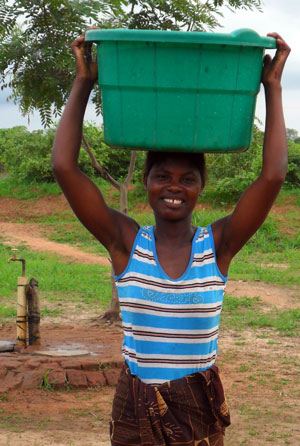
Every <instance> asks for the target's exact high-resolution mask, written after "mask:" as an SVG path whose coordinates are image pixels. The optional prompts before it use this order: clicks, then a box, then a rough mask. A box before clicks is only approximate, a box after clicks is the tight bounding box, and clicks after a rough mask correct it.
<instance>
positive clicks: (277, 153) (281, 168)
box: [262, 85, 288, 182]
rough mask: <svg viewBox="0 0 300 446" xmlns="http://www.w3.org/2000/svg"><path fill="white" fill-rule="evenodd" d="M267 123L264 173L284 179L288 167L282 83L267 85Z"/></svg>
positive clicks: (272, 177) (270, 176) (280, 179)
mask: <svg viewBox="0 0 300 446" xmlns="http://www.w3.org/2000/svg"><path fill="white" fill-rule="evenodd" d="M265 97H266V124H265V137H264V149H263V171H262V173H263V175H265V176H266V178H267V179H270V180H275V181H276V180H278V181H282V182H283V181H284V178H285V174H286V169H287V160H288V156H287V139H286V128H285V122H284V116H283V108H282V92H281V86H280V85H266V86H265Z"/></svg>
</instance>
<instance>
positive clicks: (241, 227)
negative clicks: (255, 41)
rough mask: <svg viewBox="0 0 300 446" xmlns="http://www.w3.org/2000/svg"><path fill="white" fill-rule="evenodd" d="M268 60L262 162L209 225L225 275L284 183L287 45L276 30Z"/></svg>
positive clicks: (264, 73) (266, 59)
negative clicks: (223, 212) (250, 180)
mask: <svg viewBox="0 0 300 446" xmlns="http://www.w3.org/2000/svg"><path fill="white" fill-rule="evenodd" d="M268 35H269V36H271V37H275V38H276V40H277V51H276V55H275V57H274V59H273V60H272V59H271V57H270V56H269V55H267V56H265V58H264V65H263V72H262V83H263V86H264V90H265V100H266V123H265V137H264V147H263V165H262V170H261V173H260V175H259V177H258V178H257V180H256V181H255V182H254V183H253V184H251V185H250V186H249V187H248V189H247V190H246V191H245V192H244V194H243V195H242V196H241V198H240V200H239V201H238V203H237V205H236V208H235V210H234V211H233V213H232V214H231V215H229V216H227V217H225V218H223V219H221V220H218V221H217V222H215V223H214V224H213V225H212V229H213V234H214V238H215V245H216V256H217V263H218V266H219V269H220V270H221V272H222V273H223V274H226V273H227V271H228V267H229V264H230V261H231V260H232V258H233V256H234V255H235V254H236V253H237V252H238V251H239V250H240V249H241V248H242V247H243V246H244V244H245V243H246V242H247V241H248V240H249V239H250V237H251V236H252V235H253V234H254V233H255V232H256V231H257V229H258V228H259V227H260V226H261V225H262V223H263V222H264V220H265V218H266V217H267V215H268V213H269V211H270V209H271V207H272V205H273V203H274V201H275V199H276V197H277V195H278V193H279V191H280V188H281V186H282V184H283V182H284V179H285V175H286V169H287V159H288V156H287V140H286V129H285V124H284V117H283V109H282V95H281V76H282V72H283V68H284V65H285V62H286V59H287V57H288V55H289V52H290V48H289V47H288V45H287V44H286V43H285V42H284V40H283V39H282V38H281V37H280V36H279V35H278V34H276V33H271V34H268Z"/></svg>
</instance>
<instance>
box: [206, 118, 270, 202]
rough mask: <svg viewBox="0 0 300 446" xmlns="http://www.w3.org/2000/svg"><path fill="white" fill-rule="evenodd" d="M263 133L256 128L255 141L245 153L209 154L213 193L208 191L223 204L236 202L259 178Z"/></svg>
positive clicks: (210, 195)
mask: <svg viewBox="0 0 300 446" xmlns="http://www.w3.org/2000/svg"><path fill="white" fill-rule="evenodd" d="M262 145H263V133H262V132H261V131H260V130H259V129H258V128H257V127H256V126H254V129H253V140H252V143H251V146H250V148H249V149H248V150H247V151H245V152H239V153H224V154H209V155H207V156H206V159H207V168H208V173H209V183H210V184H213V186H212V188H213V191H211V190H210V191H208V192H207V194H204V197H205V195H207V197H208V198H210V199H211V198H213V197H212V195H214V196H215V197H218V199H219V200H221V201H223V202H235V201H237V200H238V199H239V197H240V195H241V194H242V193H243V192H244V190H245V189H246V188H247V187H248V186H249V185H250V184H251V183H252V182H253V181H254V180H255V178H257V176H258V175H259V172H260V169H261V163H262Z"/></svg>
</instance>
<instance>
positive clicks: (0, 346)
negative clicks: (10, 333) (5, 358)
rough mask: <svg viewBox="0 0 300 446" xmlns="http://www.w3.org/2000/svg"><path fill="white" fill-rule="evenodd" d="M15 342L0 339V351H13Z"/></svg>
mask: <svg viewBox="0 0 300 446" xmlns="http://www.w3.org/2000/svg"><path fill="white" fill-rule="evenodd" d="M15 345H16V343H15V342H11V341H0V353H1V352H3V353H4V352H12V351H14V348H15Z"/></svg>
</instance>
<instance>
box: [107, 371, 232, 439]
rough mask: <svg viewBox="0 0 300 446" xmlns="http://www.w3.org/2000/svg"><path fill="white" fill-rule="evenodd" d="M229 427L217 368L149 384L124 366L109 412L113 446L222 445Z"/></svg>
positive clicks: (227, 412) (228, 416)
mask: <svg viewBox="0 0 300 446" xmlns="http://www.w3.org/2000/svg"><path fill="white" fill-rule="evenodd" d="M229 425H230V415H229V410H228V406H227V404H226V402H225V397H224V391H223V386H222V383H221V380H220V377H219V373H218V368H217V367H216V366H213V367H211V368H210V369H209V370H206V371H205V372H197V373H194V374H192V375H188V376H185V377H184V378H181V379H177V380H174V381H168V382H166V383H163V384H161V385H158V386H153V385H149V384H145V383H143V382H142V381H141V380H140V379H139V378H138V377H137V376H134V375H131V374H130V370H129V367H128V366H127V365H124V367H123V370H122V373H121V377H120V381H119V383H118V386H117V389H116V394H115V398H114V403H113V409H112V421H111V426H110V428H111V444H112V446H137V445H140V446H175V445H176V446H223V444H224V433H225V428H226V427H227V426H229Z"/></svg>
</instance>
